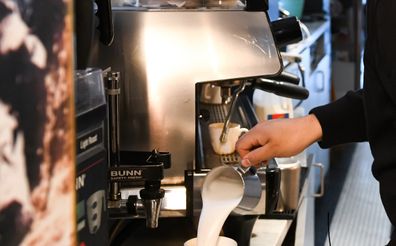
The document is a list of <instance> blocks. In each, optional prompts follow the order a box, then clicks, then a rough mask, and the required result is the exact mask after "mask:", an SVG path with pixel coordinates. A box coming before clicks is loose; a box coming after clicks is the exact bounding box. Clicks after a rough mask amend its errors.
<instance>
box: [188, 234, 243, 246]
mask: <svg viewBox="0 0 396 246" xmlns="http://www.w3.org/2000/svg"><path fill="white" fill-rule="evenodd" d="M196 245H197V238H196V237H195V238H192V239H190V240H188V241H186V242H185V243H184V246H196ZM208 246H210V245H208ZM216 246H238V244H237V242H236V241H235V240H233V239H231V238H229V237H223V236H219V238H218V239H217V244H216Z"/></svg>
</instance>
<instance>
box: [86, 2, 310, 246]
mask: <svg viewBox="0 0 396 246" xmlns="http://www.w3.org/2000/svg"><path fill="white" fill-rule="evenodd" d="M267 9H268V4H267V2H266V1H247V2H240V1H207V2H205V1H180V2H179V1H163V0H158V1H117V2H115V1H114V2H113V7H112V15H113V22H114V23H113V25H114V34H115V35H114V41H113V43H112V44H111V45H110V46H106V45H103V44H101V43H100V42H93V46H92V48H91V55H90V58H89V62H88V64H89V66H90V67H99V68H102V69H103V70H106V71H107V72H105V73H104V76H105V84H106V85H107V95H108V100H107V103H108V129H109V131H108V133H109V137H108V139H107V141H108V153H109V158H108V160H109V172H108V184H109V192H108V193H109V195H108V203H107V204H108V209H109V216H110V218H112V219H117V220H120V221H125V220H128V221H140V220H145V221H146V223H145V225H146V226H147V227H148V228H156V227H158V228H159V229H161V222H162V221H165V220H166V219H167V218H184V219H186V220H192V221H194V220H195V221H196V219H197V217H198V216H199V213H200V209H201V197H200V190H201V188H202V184H203V180H204V178H205V176H206V174H207V173H208V172H209V171H210V170H211V169H212V168H214V167H217V166H221V165H235V164H238V163H239V161H240V158H239V156H238V155H236V154H230V155H217V154H215V153H214V152H213V150H212V149H211V146H210V141H209V139H208V125H209V124H210V123H212V122H226V123H227V122H228V123H229V122H234V123H238V124H240V125H241V126H242V127H245V128H248V129H249V128H251V127H253V126H254V125H255V124H257V122H258V120H257V116H256V115H255V112H254V110H253V107H252V104H251V99H250V97H251V95H250V94H251V91H252V89H253V88H260V89H263V90H266V91H269V92H272V93H276V94H278V95H283V96H288V97H293V98H298V99H305V98H306V97H308V92H307V91H306V90H305V89H303V88H300V87H299V86H297V85H296V84H298V78H296V77H295V76H293V75H290V74H287V73H284V72H282V69H283V66H282V59H281V56H280V52H279V46H280V45H284V44H287V43H289V42H293V41H297V40H299V39H301V31H300V29H299V26H298V21H297V20H296V19H292V18H291V19H287V20H280V21H277V22H275V23H270V22H269V18H268V14H267V12H266V11H267ZM225 132H226V131H225ZM257 175H259V177H260V179H261V181H262V192H263V195H262V196H261V197H262V198H261V199H262V200H261V201H260V202H259V203H258V205H257V207H255V208H254V209H249V210H239V211H234V213H233V216H235V218H237V219H236V220H233V219H231V221H229V222H226V224H227V223H229V224H232V225H233V224H235V223H240V222H241V221H249V223H250V225H251V228H252V227H253V224H254V221H255V219H256V218H257V216H258V215H262V214H266V213H271V211H272V210H273V209H274V208H275V206H276V200H277V194H278V190H279V180H280V178H279V170H278V169H277V167H276V163H273V164H271V165H268V167H267V168H263V169H261V170H257ZM240 218H242V220H240ZM195 225H196V224H195ZM120 227H121V226H120V223H117V224H116V225H115V226H114V231H112V232H111V233H110V234H111V237H112V235H115V234H117V232H120V231H122V230H121V229H120ZM227 228H229V229H227ZM239 228H242V226H240V227H239ZM251 228H250V229H247V230H245V231H244V232H242V231H238V227H236V226H231V227H227V225H226V226H225V228H224V233H227V231H230V233H233V234H234V233H235V232H236V233H239V234H243V235H242V236H239V235H237V236H236V237H237V238H236V240H237V241H238V244H239V245H249V242H248V239H247V238H249V237H250V233H251ZM110 241H112V239H110ZM150 245H152V244H150ZM162 245H163V244H162Z"/></svg>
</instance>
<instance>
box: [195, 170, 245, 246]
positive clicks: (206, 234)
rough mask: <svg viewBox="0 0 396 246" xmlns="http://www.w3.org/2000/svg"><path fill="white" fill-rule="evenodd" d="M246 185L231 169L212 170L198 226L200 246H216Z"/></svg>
mask: <svg viewBox="0 0 396 246" xmlns="http://www.w3.org/2000/svg"><path fill="white" fill-rule="evenodd" d="M243 193H244V183H243V180H242V179H241V177H240V175H239V174H238V173H237V172H236V171H235V170H234V169H233V168H231V167H224V166H223V167H218V168H215V169H212V171H211V172H210V173H209V174H208V175H207V177H206V179H205V183H204V185H203V189H202V202H203V207H202V211H201V216H200V218H199V224H198V236H197V245H198V246H216V245H217V240H218V238H219V234H220V232H221V228H222V227H223V224H224V222H225V220H226V219H227V217H228V215H229V214H230V213H231V212H232V210H234V209H235V208H236V207H237V206H238V204H239V203H240V202H241V200H242V197H243Z"/></svg>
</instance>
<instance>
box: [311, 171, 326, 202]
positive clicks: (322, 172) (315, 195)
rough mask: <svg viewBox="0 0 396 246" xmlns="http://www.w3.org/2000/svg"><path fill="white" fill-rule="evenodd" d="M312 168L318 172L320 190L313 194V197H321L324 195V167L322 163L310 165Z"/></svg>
mask: <svg viewBox="0 0 396 246" xmlns="http://www.w3.org/2000/svg"><path fill="white" fill-rule="evenodd" d="M312 166H314V167H317V168H319V170H320V190H319V192H318V193H315V194H313V197H322V196H323V195H324V167H323V165H322V163H312Z"/></svg>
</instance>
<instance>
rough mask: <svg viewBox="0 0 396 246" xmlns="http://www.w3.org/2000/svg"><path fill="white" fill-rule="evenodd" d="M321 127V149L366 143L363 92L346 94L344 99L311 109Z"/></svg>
mask: <svg viewBox="0 0 396 246" xmlns="http://www.w3.org/2000/svg"><path fill="white" fill-rule="evenodd" d="M309 113H310V114H314V115H315V116H316V118H318V120H319V122H320V125H321V126H322V132H323V135H322V139H321V141H319V145H320V147H321V148H329V147H331V146H334V145H337V144H343V143H349V142H361V141H367V130H366V129H367V127H366V116H365V110H364V102H363V90H358V91H355V92H352V91H350V92H348V93H347V94H346V95H345V96H344V97H342V98H340V99H338V100H336V101H334V102H332V103H329V104H327V105H324V106H320V107H317V108H314V109H312V110H311V111H310V112H309Z"/></svg>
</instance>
